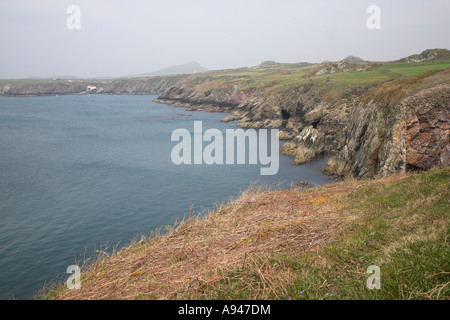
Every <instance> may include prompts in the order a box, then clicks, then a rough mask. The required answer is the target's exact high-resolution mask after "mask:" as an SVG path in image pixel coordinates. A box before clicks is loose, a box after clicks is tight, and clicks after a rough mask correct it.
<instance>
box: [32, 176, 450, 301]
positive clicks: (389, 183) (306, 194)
mask: <svg viewBox="0 0 450 320" xmlns="http://www.w3.org/2000/svg"><path fill="white" fill-rule="evenodd" d="M449 182H450V167H445V168H442V169H433V170H430V171H428V172H425V173H420V174H409V175H406V176H405V175H398V176H391V177H389V178H384V179H379V180H366V181H359V182H357V181H354V180H349V181H344V182H341V183H337V184H333V185H328V186H321V187H317V188H314V189H307V190H298V189H290V190H279V191H270V190H247V191H246V192H244V193H243V194H242V195H241V196H240V197H239V198H238V199H236V200H234V201H232V202H230V203H228V204H223V205H220V206H218V207H217V208H216V210H214V211H212V212H210V213H209V214H207V215H206V216H205V217H203V218H202V219H198V218H189V219H185V220H183V221H178V222H177V223H176V227H170V228H169V227H168V228H167V233H166V234H165V235H155V236H152V237H150V238H147V239H142V240H141V241H139V242H137V243H134V244H132V245H130V246H129V247H128V248H124V249H123V250H121V251H119V252H112V253H108V254H107V253H99V257H98V260H97V261H96V262H94V263H93V264H92V265H91V266H90V267H86V268H85V269H83V271H82V288H81V289H80V290H67V289H65V288H64V287H63V286H61V285H60V286H59V287H57V288H56V289H55V288H54V289H53V290H51V291H50V292H49V291H47V293H46V294H45V295H44V296H43V298H46V299H283V300H302V299H308V300H309V299H314V300H316V299H402V300H404V299H405V300H406V299H433V300H448V299H450V265H449V264H450V239H449V228H450V215H449V212H450V206H449V199H450V197H449V190H450V188H449V187H450V185H449ZM373 265H375V266H378V267H379V268H380V271H381V273H380V284H381V288H380V289H368V288H367V281H368V279H369V277H370V276H371V274H368V273H367V270H368V268H369V266H373ZM41 298H42V297H41Z"/></svg>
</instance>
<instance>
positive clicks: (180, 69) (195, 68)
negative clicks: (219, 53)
mask: <svg viewBox="0 0 450 320" xmlns="http://www.w3.org/2000/svg"><path fill="white" fill-rule="evenodd" d="M205 71H208V69H206V68H203V67H202V66H201V65H200V64H199V63H198V62H195V61H192V62H189V63H185V64H180V65H177V66H171V67H168V68H164V69H160V70H157V71H154V72H149V73H142V74H138V75H135V76H134V77H151V76H167V75H174V74H192V73H198V72H205Z"/></svg>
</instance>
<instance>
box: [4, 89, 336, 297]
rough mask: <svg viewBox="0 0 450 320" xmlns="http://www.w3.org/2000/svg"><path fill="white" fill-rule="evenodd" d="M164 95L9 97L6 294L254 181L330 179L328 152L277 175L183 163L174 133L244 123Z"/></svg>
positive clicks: (31, 289) (25, 293)
mask: <svg viewBox="0 0 450 320" xmlns="http://www.w3.org/2000/svg"><path fill="white" fill-rule="evenodd" d="M154 98H155V96H101V95H89V96H60V97H33V98H4V97H0V299H10V298H15V299H27V298H31V297H32V296H33V294H35V293H36V292H37V290H39V289H41V288H42V287H43V285H44V284H45V283H48V282H49V281H51V280H52V279H54V278H55V277H56V276H57V275H60V276H62V277H66V278H67V277H69V275H68V274H65V272H66V270H67V267H68V266H69V265H73V264H77V263H78V262H79V261H80V259H81V258H83V257H84V256H85V257H89V256H91V255H93V254H94V252H95V250H96V249H101V248H104V247H105V246H107V245H109V246H114V245H116V244H118V243H120V244H127V243H129V242H130V241H131V240H132V239H133V238H135V237H136V236H138V235H140V234H144V235H147V234H150V233H151V232H152V231H153V230H155V229H157V228H159V227H161V226H164V225H166V224H172V223H173V218H174V215H175V214H176V216H177V217H180V218H181V217H183V216H184V215H185V214H188V213H189V207H190V204H192V205H193V207H194V208H195V210H196V211H197V212H199V211H200V210H202V209H203V210H207V209H208V208H211V207H213V205H214V204H217V203H219V202H223V201H226V200H228V199H229V198H230V196H232V197H236V196H238V195H239V193H240V191H241V190H245V189H247V187H248V186H249V184H250V183H252V182H256V183H262V184H274V183H284V185H286V186H289V185H290V184H291V182H294V183H299V182H300V181H309V182H310V183H311V184H315V185H319V184H325V183H329V182H330V180H329V179H328V177H327V176H325V175H323V174H322V173H321V172H320V169H321V168H322V167H323V166H324V165H325V163H326V160H327V159H326V158H322V159H318V160H317V161H314V162H311V163H309V164H305V165H302V166H294V165H292V164H291V159H290V158H289V157H286V156H283V155H280V169H279V171H278V174H277V175H274V176H261V175H260V167H261V165H260V164H258V165H213V166H207V165H190V166H188V165H181V166H176V165H174V164H173V163H172V161H171V157H170V155H171V150H172V148H173V147H174V146H175V145H176V144H177V143H176V142H171V134H172V132H173V130H175V129H177V128H185V129H188V130H190V131H191V132H192V131H193V122H194V120H202V121H203V130H206V129H208V128H217V129H220V130H222V131H223V132H224V131H225V129H227V128H230V129H235V128H236V127H235V123H221V122H220V121H219V120H220V119H222V118H223V117H225V116H226V114H223V113H206V112H188V111H185V110H184V109H180V108H174V107H171V106H167V105H161V104H157V103H154V102H152V100H153V99H154Z"/></svg>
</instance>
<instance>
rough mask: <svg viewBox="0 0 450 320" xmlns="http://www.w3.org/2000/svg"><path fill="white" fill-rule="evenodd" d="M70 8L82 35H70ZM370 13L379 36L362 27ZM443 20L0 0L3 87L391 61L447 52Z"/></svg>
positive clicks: (226, 6) (272, 8)
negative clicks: (44, 80)
mask: <svg viewBox="0 0 450 320" xmlns="http://www.w3.org/2000/svg"><path fill="white" fill-rule="evenodd" d="M70 5H77V6H79V8H80V9H81V15H80V18H81V19H80V22H81V25H80V26H81V29H79V30H76V29H75V30H69V29H68V28H67V26H66V20H67V19H68V18H69V16H70V14H68V13H66V9H67V7H69V6H70ZM369 5H378V6H379V7H380V9H381V29H380V30H369V29H368V28H367V26H366V20H367V18H368V17H369V16H370V14H368V13H367V12H366V10H367V7H368V6H369ZM449 13H450V0H428V1H427V0H420V1H419V0H370V1H366V0H343V1H339V0H315V1H312V0H310V1H302V0H276V1H275V0H221V1H217V0H158V1H152V0H123V1H119V0H0V78H24V77H48V76H55V75H72V76H78V77H95V76H122V75H130V74H139V73H144V72H151V71H155V70H158V69H161V68H165V67H168V66H171V65H178V64H183V63H186V62H190V61H197V62H199V63H200V64H201V65H202V66H204V67H206V68H208V69H224V68H237V67H250V66H255V65H258V64H259V63H261V62H262V61H265V60H275V61H278V62H302V61H307V62H321V61H323V60H332V61H333V60H340V59H343V58H345V57H346V56H348V55H356V56H359V57H361V58H363V59H367V60H393V59H398V58H401V57H404V56H408V55H410V54H413V53H419V52H421V51H422V50H424V49H427V48H447V49H448V48H450V36H449V30H450V19H449V17H448V15H449Z"/></svg>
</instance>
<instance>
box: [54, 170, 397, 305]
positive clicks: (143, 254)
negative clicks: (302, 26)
mask: <svg viewBox="0 0 450 320" xmlns="http://www.w3.org/2000/svg"><path fill="white" fill-rule="evenodd" d="M390 179H394V178H392V177H391V178H390ZM385 180H387V179H385ZM372 183H375V182H373V181H369V182H365V183H361V182H359V183H357V182H355V181H347V182H343V183H338V184H334V185H329V186H322V187H319V188H315V189H311V190H306V191H299V190H297V189H292V190H280V191H270V190H269V191H267V190H262V189H257V190H253V189H252V188H250V189H249V190H247V191H245V192H244V193H243V194H242V195H241V196H240V197H239V198H238V199H236V200H234V201H231V202H230V203H228V204H224V205H221V206H218V208H216V209H215V210H213V211H212V212H210V213H208V214H207V215H206V216H205V217H204V218H201V219H200V218H195V217H187V218H186V219H184V220H183V221H182V222H181V221H178V222H177V227H175V228H173V229H171V230H170V231H169V232H168V233H167V234H165V235H162V236H159V235H155V236H152V237H149V238H147V239H142V240H141V241H139V242H137V243H134V244H132V245H130V246H129V247H127V248H124V249H122V250H120V251H119V252H113V253H112V254H110V255H108V254H106V253H105V254H104V255H103V256H102V257H99V259H98V260H97V261H96V262H95V263H93V264H92V265H91V266H89V267H87V268H85V270H83V271H82V288H81V289H80V290H59V291H57V292H56V293H54V295H53V296H52V298H53V299H134V298H140V299H186V298H192V297H195V294H193V293H195V292H196V291H197V290H200V291H203V293H204V290H205V289H206V290H208V287H210V285H214V283H217V282H224V283H226V282H227V279H226V275H227V274H229V271H231V270H233V269H234V268H236V267H241V268H244V269H247V274H248V272H250V273H252V274H253V275H257V277H258V278H259V288H260V290H258V291H257V292H255V296H254V297H255V298H258V296H259V294H262V293H264V291H269V292H270V291H275V287H276V286H277V284H279V283H286V282H285V281H286V280H287V279H290V277H291V275H290V270H289V268H279V267H276V266H273V265H270V264H267V263H264V262H263V263H259V264H258V267H255V264H253V263H252V261H255V259H259V260H260V261H261V260H263V261H264V259H267V258H268V257H270V256H273V255H274V254H283V253H289V254H295V253H305V252H311V251H315V250H317V249H318V248H320V246H321V245H323V244H324V243H327V242H329V241H330V240H332V239H333V238H334V237H335V234H336V231H337V230H338V229H339V227H340V226H341V225H343V224H345V223H347V222H348V221H351V220H352V219H354V216H352V215H351V213H349V212H345V211H344V210H343V208H344V204H345V201H348V197H347V195H348V192H349V191H352V190H354V189H355V188H357V187H358V186H361V185H362V184H372ZM377 183H382V181H381V180H378V181H377ZM242 281H243V282H245V281H248V279H246V278H242ZM206 295H207V292H206Z"/></svg>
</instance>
